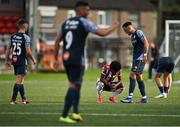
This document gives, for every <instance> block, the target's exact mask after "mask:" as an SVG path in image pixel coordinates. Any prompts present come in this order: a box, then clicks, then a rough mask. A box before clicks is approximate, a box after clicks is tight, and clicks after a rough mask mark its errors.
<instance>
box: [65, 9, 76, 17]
mask: <svg viewBox="0 0 180 127" xmlns="http://www.w3.org/2000/svg"><path fill="white" fill-rule="evenodd" d="M75 16H76V12H75V11H74V10H69V11H68V14H67V17H68V18H71V17H75Z"/></svg>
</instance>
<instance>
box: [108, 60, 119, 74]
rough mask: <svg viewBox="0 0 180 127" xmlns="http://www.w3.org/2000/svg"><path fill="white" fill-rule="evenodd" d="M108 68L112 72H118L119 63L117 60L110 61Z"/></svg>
mask: <svg viewBox="0 0 180 127" xmlns="http://www.w3.org/2000/svg"><path fill="white" fill-rule="evenodd" d="M110 69H111V70H112V71H114V72H118V71H119V70H120V69H121V64H120V63H119V62H118V61H112V62H111V64H110Z"/></svg>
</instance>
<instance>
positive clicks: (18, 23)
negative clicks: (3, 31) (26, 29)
mask: <svg viewBox="0 0 180 127" xmlns="http://www.w3.org/2000/svg"><path fill="white" fill-rule="evenodd" d="M26 23H27V24H28V21H27V20H26V19H19V21H18V22H17V26H18V27H23V25H24V24H26Z"/></svg>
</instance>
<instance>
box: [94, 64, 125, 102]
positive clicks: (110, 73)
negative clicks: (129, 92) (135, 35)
mask: <svg viewBox="0 0 180 127" xmlns="http://www.w3.org/2000/svg"><path fill="white" fill-rule="evenodd" d="M115 78H117V81H114V80H115ZM123 89H124V87H123V84H122V83H121V64H120V63H119V62H118V61H112V62H111V64H110V65H109V64H106V65H105V66H104V67H103V69H102V73H101V78H100V79H98V80H97V83H96V90H97V95H98V98H97V102H98V103H102V92H103V91H111V92H112V96H110V97H109V100H110V101H111V102H112V103H116V102H117V100H116V96H117V95H119V94H120V93H121V92H122V91H123Z"/></svg>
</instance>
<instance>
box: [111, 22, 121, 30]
mask: <svg viewBox="0 0 180 127" xmlns="http://www.w3.org/2000/svg"><path fill="white" fill-rule="evenodd" d="M119 25H120V24H119V22H118V21H114V22H113V24H112V26H113V27H114V28H117V27H119Z"/></svg>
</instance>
